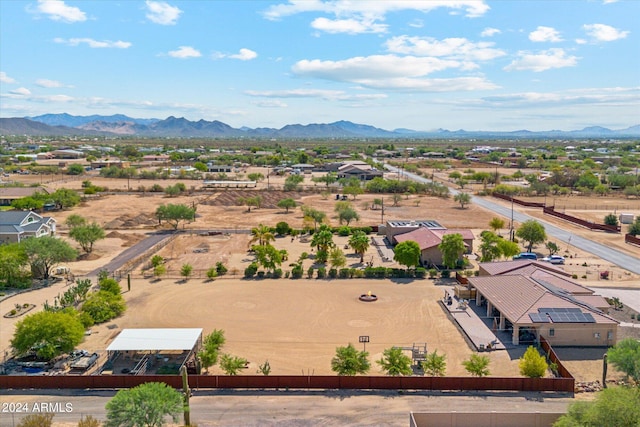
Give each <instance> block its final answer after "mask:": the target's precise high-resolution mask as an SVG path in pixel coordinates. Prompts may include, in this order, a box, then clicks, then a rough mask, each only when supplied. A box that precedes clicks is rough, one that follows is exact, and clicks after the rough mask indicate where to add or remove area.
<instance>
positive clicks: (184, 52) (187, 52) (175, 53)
mask: <svg viewBox="0 0 640 427" xmlns="http://www.w3.org/2000/svg"><path fill="white" fill-rule="evenodd" d="M168 55H169V56H171V57H173V58H180V59H186V58H199V57H201V56H202V54H201V53H200V52H199V51H198V50H197V49H194V48H192V47H191V46H180V47H179V48H178V50H172V51H170V52H169V53H168Z"/></svg>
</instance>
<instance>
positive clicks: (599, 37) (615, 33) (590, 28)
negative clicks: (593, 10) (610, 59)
mask: <svg viewBox="0 0 640 427" xmlns="http://www.w3.org/2000/svg"><path fill="white" fill-rule="evenodd" d="M582 28H584V30H585V31H586V32H587V34H588V35H589V36H590V37H591V38H592V39H594V40H596V41H599V42H612V41H615V40H619V39H624V38H626V37H627V36H628V35H629V31H620V30H618V29H617V28H614V27H610V26H609V25H605V24H587V25H583V26H582Z"/></svg>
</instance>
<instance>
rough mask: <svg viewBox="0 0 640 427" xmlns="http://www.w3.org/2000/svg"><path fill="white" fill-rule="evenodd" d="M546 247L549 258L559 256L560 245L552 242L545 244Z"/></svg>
mask: <svg viewBox="0 0 640 427" xmlns="http://www.w3.org/2000/svg"><path fill="white" fill-rule="evenodd" d="M544 246H545V248H547V250H548V251H549V256H551V255H555V254H557V253H558V251H559V250H560V248H559V247H558V245H557V244H556V243H555V242H552V241H551V240H549V241H548V242H547V243H545V244H544Z"/></svg>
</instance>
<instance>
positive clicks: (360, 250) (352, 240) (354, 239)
mask: <svg viewBox="0 0 640 427" xmlns="http://www.w3.org/2000/svg"><path fill="white" fill-rule="evenodd" d="M349 246H351V248H352V249H353V250H354V251H355V252H356V254H358V255H360V262H364V254H365V252H367V250H368V249H369V236H367V235H366V234H365V232H364V231H360V230H358V231H356V232H354V233H353V234H352V235H351V237H349Z"/></svg>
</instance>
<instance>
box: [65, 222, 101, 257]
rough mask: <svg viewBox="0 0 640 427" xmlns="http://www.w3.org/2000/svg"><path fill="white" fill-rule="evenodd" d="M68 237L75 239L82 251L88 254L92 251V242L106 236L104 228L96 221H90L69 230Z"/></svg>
mask: <svg viewBox="0 0 640 427" xmlns="http://www.w3.org/2000/svg"><path fill="white" fill-rule="evenodd" d="M69 237H70V238H72V239H73V240H75V241H76V242H77V243H78V244H79V245H80V247H81V248H82V250H83V251H85V252H86V253H88V254H90V253H91V252H92V251H93V244H94V243H95V242H97V241H98V240H102V239H104V238H105V237H106V234H105V232H104V228H102V227H101V226H100V225H99V224H98V223H96V222H92V223H91V224H88V225H79V226H76V227H73V228H72V229H71V231H69Z"/></svg>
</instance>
